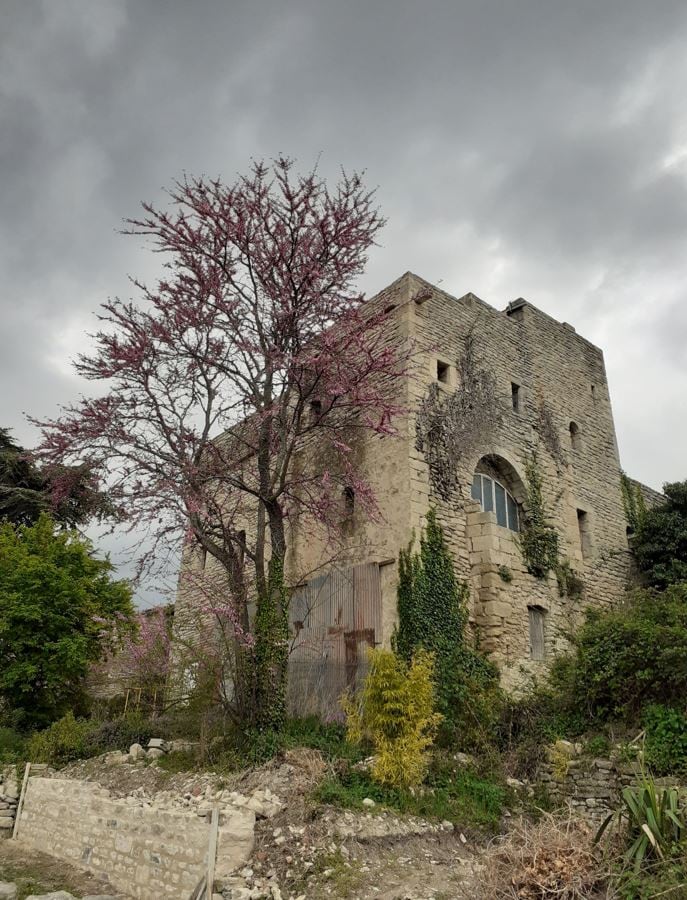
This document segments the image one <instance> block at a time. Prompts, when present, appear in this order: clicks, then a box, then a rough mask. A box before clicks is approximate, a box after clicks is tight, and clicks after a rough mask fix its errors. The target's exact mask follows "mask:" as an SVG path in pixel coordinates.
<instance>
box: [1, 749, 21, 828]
mask: <svg viewBox="0 0 687 900" xmlns="http://www.w3.org/2000/svg"><path fill="white" fill-rule="evenodd" d="M18 798H19V784H18V782H17V772H16V769H15V767H14V766H7V767H6V768H5V769H3V770H2V771H0V838H9V837H11V836H12V829H13V827H14V819H15V815H16V812H17V802H18Z"/></svg>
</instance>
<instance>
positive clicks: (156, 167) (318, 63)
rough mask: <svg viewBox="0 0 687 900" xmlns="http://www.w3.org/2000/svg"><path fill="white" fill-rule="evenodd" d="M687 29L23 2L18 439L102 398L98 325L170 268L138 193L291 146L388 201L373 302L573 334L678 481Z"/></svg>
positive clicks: (7, 306)
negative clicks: (136, 281) (140, 279)
mask: <svg viewBox="0 0 687 900" xmlns="http://www.w3.org/2000/svg"><path fill="white" fill-rule="evenodd" d="M686 39H687V7H685V5H684V3H682V2H681V0H675V2H671V0H661V2H659V3H656V4H646V3H645V2H643V0H642V2H635V0H606V2H604V3H603V4H599V3H596V2H595V3H592V2H583V0H577V2H575V3H563V2H554V3H552V2H550V0H540V2H534V0H519V2H517V3H507V2H503V0H498V2H496V0H472V2H456V0H445V2H438V0H434V2H432V0H429V2H427V3H424V4H418V3H410V2H407V0H400V2H399V0H382V2H369V0H367V2H360V0H356V2H349V3H340V2H339V3H335V2H321V0H317V2H316V0H311V2H306V0H294V2H291V3H288V4H284V3H277V2H276V0H275V2H259V0H258V2H252V3H248V2H219V0H202V2H197V3H188V2H187V0H164V2H163V0H136V2H134V0H129V2H126V0H91V2H89V3H86V4H85V3H83V2H81V0H43V2H38V0H10V2H6V3H5V4H4V6H3V10H2V13H0V292H1V293H0V296H1V297H2V311H3V315H2V320H1V323H2V324H1V326H0V327H1V329H2V332H1V335H0V336H1V340H2V344H1V353H0V378H1V379H2V380H1V385H2V392H1V394H0V423H2V424H9V425H12V426H14V427H15V428H16V433H17V435H18V436H19V437H20V438H21V439H22V440H24V441H26V442H27V443H31V442H32V441H33V439H34V437H35V435H34V433H33V431H32V430H31V429H30V428H29V427H28V426H27V425H26V424H25V422H24V421H23V419H22V415H21V412H22V410H26V411H29V412H31V413H32V414H34V415H39V416H40V415H50V414H52V413H53V411H54V409H55V406H56V404H57V403H58V402H67V401H69V400H72V399H74V398H75V397H76V396H77V395H78V393H79V392H80V391H82V390H83V389H84V385H83V384H81V383H80V382H79V381H78V379H76V377H75V376H74V375H73V373H72V372H71V371H70V368H69V358H70V357H71V356H73V355H74V354H75V353H76V352H78V351H79V350H81V349H84V347H86V346H87V339H86V338H85V336H84V335H85V332H86V330H88V329H89V328H91V329H92V328H93V327H94V321H93V319H92V316H91V313H92V312H93V311H94V310H95V309H96V308H97V305H98V303H99V302H101V301H102V300H103V299H104V298H105V297H107V296H108V295H111V294H127V293H128V292H129V290H130V288H129V284H128V282H127V278H126V276H127V273H130V272H131V273H135V274H138V275H143V276H147V277H152V276H153V275H154V272H155V263H156V261H155V260H154V259H151V258H150V256H149V255H147V254H146V253H145V252H144V251H143V250H142V248H141V247H140V246H139V243H140V242H137V240H136V239H132V238H125V237H122V236H120V235H118V234H117V233H116V230H117V228H119V227H120V224H121V221H122V219H123V218H124V217H126V216H128V215H132V214H135V213H136V211H137V208H138V203H139V201H140V200H141V199H156V200H160V199H161V197H162V194H161V188H162V187H163V186H164V185H166V184H168V183H169V182H170V180H171V179H172V178H174V177H176V176H178V175H180V174H181V173H182V171H183V170H187V171H189V172H193V173H200V172H205V173H208V174H211V175H215V174H222V175H223V176H224V177H225V178H227V179H229V180H230V179H232V178H233V177H234V175H235V173H236V172H238V171H244V170H245V169H246V166H247V164H248V160H249V158H250V157H251V156H255V157H260V156H271V155H275V154H276V153H278V152H284V153H287V154H289V155H293V156H296V157H297V158H298V159H299V161H300V163H301V164H302V165H303V166H304V167H308V166H311V165H313V164H314V163H315V162H316V161H318V159H319V165H320V167H321V169H322V171H323V172H324V173H325V174H327V175H335V174H336V172H337V166H338V165H339V164H343V165H344V166H345V167H346V168H347V169H354V168H366V169H367V170H368V179H369V181H370V182H371V183H372V184H378V185H379V200H380V203H381V205H382V207H383V210H384V212H385V214H386V215H387V216H388V218H389V225H388V227H387V229H386V231H385V232H384V234H383V238H382V240H383V246H382V247H381V248H379V249H377V250H376V251H375V252H374V254H373V256H372V259H371V265H370V269H369V273H368V275H367V276H366V279H365V286H366V287H367V288H368V289H369V290H374V289H376V288H378V287H380V286H382V285H383V284H384V283H385V282H386V281H388V280H391V279H392V278H394V277H396V276H397V275H398V274H399V273H400V272H402V271H404V270H405V269H408V268H410V269H413V270H414V271H417V272H418V273H420V274H422V275H424V276H425V277H427V278H429V279H430V280H438V279H443V281H442V286H443V287H445V288H446V289H448V290H449V291H451V292H453V293H457V294H460V293H462V292H464V291H466V290H473V291H475V292H476V293H478V294H479V295H480V296H482V297H483V298H484V299H486V300H487V301H488V302H491V303H493V304H494V305H496V306H503V305H504V304H505V303H506V302H508V300H510V299H512V298H513V297H515V296H520V295H523V296H526V297H527V298H528V299H529V300H530V301H531V302H533V303H535V304H536V305H538V306H541V307H542V308H544V309H545V310H546V311H547V312H550V313H551V314H552V315H555V316H557V317H559V318H561V319H565V320H567V321H570V322H572V323H573V324H574V325H575V326H576V327H577V329H578V331H580V332H581V333H582V334H584V335H585V336H587V337H589V338H590V339H591V340H593V341H595V342H596V343H598V344H600V345H601V346H602V347H603V348H604V350H605V352H606V359H607V366H608V371H609V379H610V382H611V389H612V392H613V397H614V401H615V410H616V419H617V426H618V432H619V443H620V448H621V453H622V456H623V460H624V463H625V465H626V467H627V468H628V469H629V470H630V471H631V472H632V473H633V474H636V475H637V476H638V477H640V478H643V479H644V480H646V481H648V482H649V483H651V484H654V485H660V483H661V482H662V481H663V480H666V479H676V478H680V477H684V476H685V474H686V473H685V471H684V447H685V443H686V441H687V424H686V423H687V416H685V412H687V409H686V405H685V399H684V398H685V396H687V364H686V363H687V361H686V359H685V346H686V341H685V332H686V330H687V319H686V314H685V309H687V302H686V301H687V296H686V293H687V292H686V289H685V285H686V284H687V263H686V262H685V260H684V251H683V247H684V246H685V237H686V236H687V192H686V175H687V125H686V124H685V123H684V121H683V120H684V116H683V110H682V107H683V103H684V99H683V98H684V96H685V89H686V88H687V60H686V59H685V58H684V51H683V48H684V45H685V40H686ZM87 387H88V386H86V388H87ZM112 546H115V545H114V544H112Z"/></svg>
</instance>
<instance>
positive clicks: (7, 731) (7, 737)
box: [0, 726, 26, 763]
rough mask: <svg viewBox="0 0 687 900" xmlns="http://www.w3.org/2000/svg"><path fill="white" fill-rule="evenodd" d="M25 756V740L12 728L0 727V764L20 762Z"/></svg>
mask: <svg viewBox="0 0 687 900" xmlns="http://www.w3.org/2000/svg"><path fill="white" fill-rule="evenodd" d="M25 755H26V738H25V737H24V736H23V735H21V734H19V732H18V731H15V730H14V729H13V728H7V727H3V726H0V763H15V762H21V761H22V760H23V759H24V758H25Z"/></svg>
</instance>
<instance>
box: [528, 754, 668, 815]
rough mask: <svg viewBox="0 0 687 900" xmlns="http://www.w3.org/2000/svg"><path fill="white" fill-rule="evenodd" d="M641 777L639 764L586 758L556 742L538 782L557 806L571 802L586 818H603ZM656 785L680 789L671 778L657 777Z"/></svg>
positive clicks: (538, 777)
mask: <svg viewBox="0 0 687 900" xmlns="http://www.w3.org/2000/svg"><path fill="white" fill-rule="evenodd" d="M639 775H640V768H639V765H638V763H637V762H623V761H622V760H620V759H605V758H592V757H589V756H583V755H581V754H580V753H579V752H578V751H577V749H576V745H574V744H571V743H570V742H569V741H557V742H556V744H555V745H554V746H553V747H551V748H550V750H549V754H548V760H547V762H545V763H544V764H543V765H542V766H541V768H540V770H539V773H538V776H537V780H538V781H539V783H540V784H542V785H543V786H544V787H545V788H546V791H547V793H548V795H549V797H550V798H551V800H552V801H553V803H554V804H556V805H562V804H564V803H569V804H570V805H571V806H572V807H573V809H574V810H575V811H576V812H578V813H580V814H582V815H584V816H585V817H586V818H590V819H603V818H605V817H606V816H607V815H608V813H609V812H614V811H615V810H617V809H618V807H619V805H620V802H621V792H622V790H623V788H625V787H628V786H629V785H633V784H635V783H636V782H637V778H638V777H639ZM654 782H655V783H656V784H657V785H658V786H659V787H680V785H678V782H677V780H676V779H675V778H671V777H666V778H654Z"/></svg>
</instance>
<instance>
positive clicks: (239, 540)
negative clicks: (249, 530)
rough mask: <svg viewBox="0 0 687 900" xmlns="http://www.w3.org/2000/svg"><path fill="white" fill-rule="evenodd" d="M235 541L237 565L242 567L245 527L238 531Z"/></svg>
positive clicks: (244, 554)
mask: <svg viewBox="0 0 687 900" xmlns="http://www.w3.org/2000/svg"><path fill="white" fill-rule="evenodd" d="M236 538H237V543H238V545H239V565H240V566H241V568H243V567H244V565H245V562H246V532H245V529H242V530H241V531H239V533H238V534H237V535H236Z"/></svg>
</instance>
